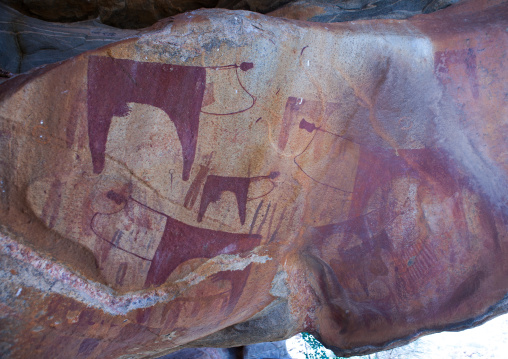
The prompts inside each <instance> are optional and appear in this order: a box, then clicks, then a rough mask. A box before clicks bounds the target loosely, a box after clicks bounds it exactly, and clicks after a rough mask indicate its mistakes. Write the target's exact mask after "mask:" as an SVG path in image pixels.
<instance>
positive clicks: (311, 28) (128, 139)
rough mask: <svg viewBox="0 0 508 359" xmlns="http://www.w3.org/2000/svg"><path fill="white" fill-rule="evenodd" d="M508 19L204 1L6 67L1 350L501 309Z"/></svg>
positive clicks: (74, 353)
mask: <svg viewBox="0 0 508 359" xmlns="http://www.w3.org/2000/svg"><path fill="white" fill-rule="evenodd" d="M507 18H508V14H507V5H506V2H487V1H474V2H467V3H464V4H462V5H460V6H452V7H450V8H448V9H445V10H442V11H440V12H436V13H433V14H429V15H421V16H417V17H413V18H411V19H410V20H376V21H355V22H354V23H340V24H320V23H309V22H298V21H290V20H286V19H277V18H274V17H268V16H263V15H259V14H255V13H250V12H233V11H225V10H202V11H196V12H191V13H187V14H183V15H180V16H177V17H175V18H174V19H172V20H170V21H169V20H168V21H166V22H161V23H159V24H158V25H157V26H156V27H154V28H153V29H152V31H151V32H145V33H143V34H140V35H139V36H137V37H134V38H130V39H127V40H123V41H120V42H117V43H114V44H112V45H109V46H107V47H104V48H101V49H98V50H94V51H90V52H86V53H83V54H81V55H79V56H77V57H74V58H72V59H70V60H67V61H64V62H63V63H60V64H53V65H47V66H45V67H44V68H40V69H37V70H34V71H32V72H30V73H28V74H22V75H18V76H15V77H13V78H11V79H9V80H7V81H5V82H4V83H3V84H1V85H0V116H1V117H0V161H1V167H0V223H1V225H2V226H1V236H0V250H1V257H0V258H1V261H2V262H1V264H0V279H1V281H0V286H1V287H0V323H1V324H0V330H2V333H1V336H0V338H1V340H2V344H1V345H0V348H1V349H2V350H3V352H2V353H1V356H2V357H7V358H9V357H10V358H19V357H21V358H23V357H33V356H34V355H37V356H39V357H41V358H43V357H48V358H70V357H77V358H117V357H121V358H150V357H152V358H153V357H160V356H162V355H166V354H169V353H170V352H172V351H176V350H178V349H184V348H186V347H214V346H215V347H232V346H241V345H246V344H252V343H255V342H262V341H270V340H272V341H273V340H282V339H284V338H287V337H289V336H291V335H293V334H295V333H298V332H300V331H304V330H305V331H310V332H312V333H314V334H316V335H317V336H318V337H319V338H320V339H321V340H322V341H323V342H324V343H326V344H327V345H329V346H330V347H332V348H333V350H335V352H336V353H338V354H340V355H353V354H359V353H368V352H373V351H376V350H379V349H382V348H388V347H392V346H396V345H400V344H403V343H405V342H407V341H409V340H411V339H412V338H415V337H417V336H419V335H421V334H424V333H428V332H433V331H440V330H446V329H456V328H462V327H468V326H472V325H475V324H478V323H481V322H482V321H484V320H486V319H488V318H489V317H491V316H493V315H497V314H499V313H501V312H505V311H506V301H505V299H504V298H505V295H506V293H507V289H508V276H507V270H508V269H507V268H506V264H505V263H506V259H507V258H506V257H507V255H508V253H507V245H508V243H507V241H508V236H507V231H508V228H507V222H508V210H507V199H508V183H507V178H508V162H507V153H508V144H507V142H506V134H507V123H506V118H508V116H507V108H506V103H505V102H506V84H507V83H508V81H507V80H508V79H507V77H508V74H507V71H506V63H505V62H506V51H507V32H506V28H507V25H508V24H507ZM450 24H453V26H450Z"/></svg>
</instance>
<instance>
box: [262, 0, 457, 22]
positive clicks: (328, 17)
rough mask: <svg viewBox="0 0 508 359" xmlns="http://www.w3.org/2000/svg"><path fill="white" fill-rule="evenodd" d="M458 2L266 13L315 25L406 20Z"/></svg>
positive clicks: (301, 4)
mask: <svg viewBox="0 0 508 359" xmlns="http://www.w3.org/2000/svg"><path fill="white" fill-rule="evenodd" d="M458 1H459V0H381V1H379V0H346V1H330V0H297V1H291V2H289V3H288V4H286V5H285V6H281V7H280V8H278V9H276V10H274V11H273V12H271V13H269V15H271V16H278V17H285V18H288V19H294V20H307V21H316V22H343V21H354V20H366V19H407V18H409V17H411V16H414V15H418V14H428V13H431V12H433V11H437V10H440V9H443V8H445V7H447V6H450V5H451V4H454V3H456V2H458Z"/></svg>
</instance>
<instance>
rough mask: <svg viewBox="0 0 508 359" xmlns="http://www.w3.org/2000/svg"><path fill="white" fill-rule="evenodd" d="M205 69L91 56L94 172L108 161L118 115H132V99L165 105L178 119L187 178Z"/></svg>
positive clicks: (90, 128) (90, 117)
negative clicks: (111, 132) (110, 134)
mask: <svg viewBox="0 0 508 359" xmlns="http://www.w3.org/2000/svg"><path fill="white" fill-rule="evenodd" d="M205 85H206V69H205V68H203V67H197V66H178V65H171V64H161V63H153V62H138V61H133V60H124V59H115V58H111V57H105V56H90V57H89V60H88V96H87V99H88V137H89V145H90V151H91V155H92V163H93V171H94V173H101V172H102V171H103V169H104V165H105V151H106V141H107V138H108V132H109V128H110V126H111V119H112V117H113V116H125V115H127V114H128V113H129V108H128V107H127V103H128V102H135V103H141V104H146V105H151V106H155V107H158V108H160V109H161V110H163V111H164V112H166V113H167V115H168V116H169V118H170V119H171V121H173V123H174V125H175V128H176V131H177V134H178V138H179V140H180V144H181V146H182V155H183V173H182V178H183V180H184V181H186V180H188V179H189V176H190V171H191V168H192V164H193V162H194V158H195V155H196V143H197V138H198V130H199V114H200V110H201V104H202V101H203V95H204V92H205Z"/></svg>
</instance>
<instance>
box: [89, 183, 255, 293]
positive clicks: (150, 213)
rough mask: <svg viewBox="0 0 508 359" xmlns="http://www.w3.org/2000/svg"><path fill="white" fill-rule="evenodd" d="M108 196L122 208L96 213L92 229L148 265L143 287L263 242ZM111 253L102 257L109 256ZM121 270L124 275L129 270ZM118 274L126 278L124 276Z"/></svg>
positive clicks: (129, 198) (112, 192)
mask: <svg viewBox="0 0 508 359" xmlns="http://www.w3.org/2000/svg"><path fill="white" fill-rule="evenodd" d="M107 196H108V198H110V200H111V201H114V202H115V203H116V204H121V205H123V208H122V209H121V210H120V211H118V212H115V213H112V214H104V213H99V212H98V213H96V214H95V215H94V216H93V218H92V222H91V228H92V230H93V232H94V233H95V234H96V235H97V237H99V238H100V239H102V240H104V241H105V242H107V243H108V244H109V245H110V246H111V247H115V248H117V249H119V250H121V251H123V252H125V253H127V254H129V255H130V258H129V259H130V261H131V262H137V261H139V260H141V261H143V262H145V265H144V266H141V268H144V272H145V273H144V274H145V276H146V280H145V282H144V287H149V286H152V285H154V286H159V285H161V284H163V283H164V282H165V281H166V279H167V278H168V277H169V276H170V275H171V273H172V272H173V271H174V270H175V269H176V268H177V267H178V266H179V265H180V264H182V263H183V262H185V261H188V260H191V259H195V258H212V257H215V256H217V255H220V254H231V253H239V252H244V251H247V250H251V249H253V248H254V247H256V246H257V245H259V243H260V240H261V236H260V235H257V234H241V233H228V232H223V231H215V230H210V229H206V228H198V227H194V226H191V225H188V224H185V223H183V222H181V221H178V220H176V219H174V218H172V217H171V216H169V215H167V214H165V213H162V212H160V211H157V210H155V209H153V208H150V207H148V206H146V205H145V204H143V203H141V202H139V201H137V200H135V199H133V198H132V197H127V198H126V197H124V196H123V195H122V194H120V193H116V192H115V191H114V190H110V191H109V192H108V194H107ZM110 250H111V248H109V249H108V250H106V251H105V252H104V251H103V253H102V255H103V256H104V254H105V253H106V256H107V252H109V251H110ZM103 260H105V258H103ZM125 265H127V264H125ZM118 270H119V271H124V272H125V271H126V270H127V268H123V267H120V269H118ZM138 271H139V268H138ZM138 274H140V273H138ZM119 275H120V276H124V277H125V273H121V274H119ZM117 284H121V283H117Z"/></svg>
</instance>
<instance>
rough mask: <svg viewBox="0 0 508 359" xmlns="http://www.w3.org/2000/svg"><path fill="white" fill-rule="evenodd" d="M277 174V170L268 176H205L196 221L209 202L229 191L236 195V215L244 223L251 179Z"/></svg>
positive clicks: (274, 176) (270, 176) (268, 177)
mask: <svg viewBox="0 0 508 359" xmlns="http://www.w3.org/2000/svg"><path fill="white" fill-rule="evenodd" d="M278 176H279V172H271V173H270V174H269V175H268V176H257V177H223V176H216V175H209V176H208V177H207V178H206V182H205V186H204V188H203V194H202V195H201V204H200V206H199V213H198V222H201V221H202V220H203V216H204V215H205V212H206V210H207V208H208V205H209V204H210V203H214V202H217V201H218V200H219V199H220V197H221V195H222V193H223V192H226V191H229V192H232V193H233V194H234V195H235V197H236V203H237V205H238V215H239V216H240V223H241V224H242V225H243V224H245V218H246V215H247V200H248V199H247V195H248V193H249V185H250V183H251V182H253V181H259V180H262V179H274V178H276V177H278Z"/></svg>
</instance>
